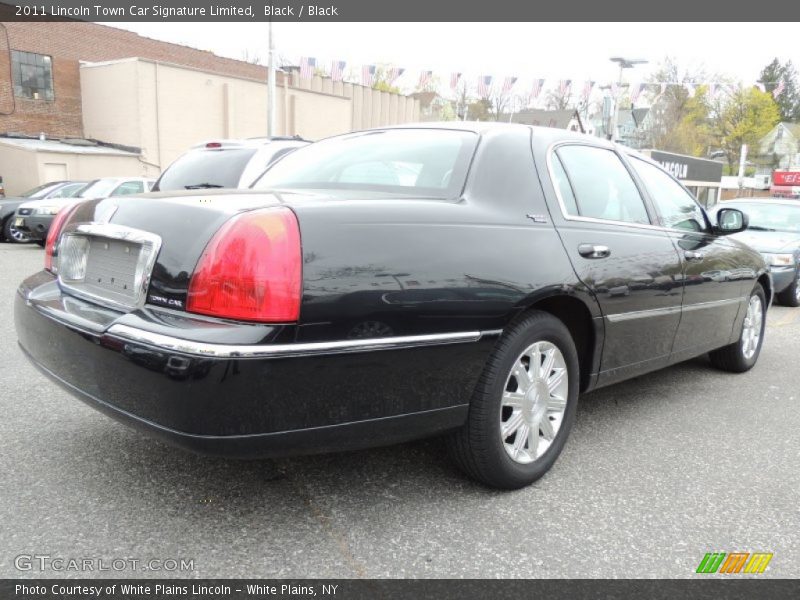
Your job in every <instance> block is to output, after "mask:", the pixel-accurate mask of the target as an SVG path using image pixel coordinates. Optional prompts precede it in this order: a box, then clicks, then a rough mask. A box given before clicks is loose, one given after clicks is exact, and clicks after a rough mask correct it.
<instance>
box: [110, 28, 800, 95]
mask: <svg viewBox="0 0 800 600" xmlns="http://www.w3.org/2000/svg"><path fill="white" fill-rule="evenodd" d="M107 24H109V25H111V23H107ZM113 25H114V26H118V27H123V28H125V29H129V30H131V31H135V32H136V33H139V34H140V35H144V36H147V37H150V38H155V39H159V40H165V41H171V42H175V43H180V44H184V45H188V46H192V47H195V48H200V49H203V50H210V51H212V52H214V53H215V54H218V55H221V56H227V57H230V58H236V59H243V58H244V57H245V56H246V55H248V56H251V57H252V56H258V57H259V58H261V61H262V64H263V63H265V62H266V56H267V24H266V23H117V24H113ZM273 35H274V39H275V49H276V54H277V55H280V56H282V57H284V58H285V59H286V60H288V61H290V62H293V63H294V64H297V63H298V62H299V59H300V57H301V56H313V57H316V58H317V59H318V61H321V64H323V65H324V66H325V67H326V68H329V66H330V61H331V60H333V59H339V60H346V61H347V62H348V68H355V69H358V70H360V67H361V65H363V64H372V63H389V64H392V65H395V66H398V67H404V68H405V69H406V70H407V73H406V74H405V75H404V77H403V78H402V79H400V80H398V82H397V83H398V85H399V86H400V87H401V88H413V87H414V86H415V85H416V83H417V80H418V77H419V72H420V71H421V70H432V71H434V73H437V74H439V76H440V77H441V79H442V80H443V81H444V82H445V83H444V85H447V83H446V80H447V79H448V78H449V75H450V73H451V72H453V71H459V72H463V73H464V76H465V77H466V78H471V77H477V76H478V75H482V74H486V75H493V76H494V77H495V78H496V80H499V79H502V78H504V77H506V76H516V77H519V79H520V83H523V82H524V81H530V80H531V79H533V78H534V77H544V78H546V79H548V80H550V81H551V83H552V81H553V80H558V79H572V80H573V82H576V83H580V82H582V81H585V80H587V79H591V80H594V81H598V82H608V81H612V80H616V79H617V77H618V76H619V71H618V68H617V67H616V66H615V65H614V64H613V63H612V62H611V61H610V60H609V58H610V57H612V56H623V57H625V58H636V59H645V60H648V61H650V62H649V64H647V65H642V66H637V67H636V68H635V69H633V70H629V71H627V72H626V74H625V78H626V81H629V82H638V81H643V80H645V79H646V78H647V76H648V75H650V74H651V72H652V71H653V70H654V69H655V67H656V65H657V64H658V62H659V61H661V60H663V58H664V57H665V56H670V57H673V58H674V59H675V60H676V61H677V62H678V64H679V65H680V66H681V67H682V68H689V69H692V70H695V69H697V68H704V69H705V70H706V71H707V72H709V73H714V74H720V75H723V76H726V77H730V78H732V79H733V80H734V81H740V82H742V83H746V84H752V83H753V82H755V81H756V79H758V76H759V73H760V71H761V69H762V68H763V67H764V66H765V65H766V64H767V63H769V62H770V61H771V60H772V59H773V58H775V57H778V58H779V59H780V60H781V61H786V60H791V61H792V62H793V63H794V64H795V65H800V44H798V43H797V25H796V24H794V23H274V24H273ZM318 64H319V63H318ZM573 85H574V84H573Z"/></svg>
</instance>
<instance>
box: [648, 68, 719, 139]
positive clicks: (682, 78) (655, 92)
mask: <svg viewBox="0 0 800 600" xmlns="http://www.w3.org/2000/svg"><path fill="white" fill-rule="evenodd" d="M699 81H708V78H707V76H706V73H705V71H704V69H702V67H700V68H695V69H692V70H688V69H681V68H680V66H679V65H678V63H677V62H675V61H674V60H673V59H672V58H670V57H666V58H664V60H663V61H662V62H661V64H660V65H659V67H658V69H657V70H656V72H655V73H653V75H652V76H651V77H650V79H649V83H650V84H651V86H650V89H649V90H648V91H647V95H648V96H650V98H649V100H650V105H651V106H650V114H649V115H648V121H649V127H648V129H647V130H646V131H645V132H644V140H643V143H644V146H645V147H650V148H658V149H659V150H666V151H667V152H678V153H680V154H696V153H697V150H698V148H697V138H696V136H695V135H694V133H692V132H691V131H690V130H691V126H692V123H698V122H701V121H702V118H700V116H699V115H697V114H696V113H697V111H700V110H701V109H702V108H703V106H705V104H704V103H703V102H701V101H700V100H698V101H695V102H690V100H692V97H691V95H690V94H689V90H688V89H687V87H686V86H687V84H691V85H694V84H695V82H699ZM661 83H666V84H667V85H666V86H665V88H664V91H663V92H662V91H661V86H660V85H659V84H661ZM676 84H677V85H676ZM698 91H700V90H698ZM700 92H701V94H702V91H700ZM695 97H697V94H695ZM701 99H702V97H701ZM700 153H701V154H702V153H703V152H702V151H701V152H700Z"/></svg>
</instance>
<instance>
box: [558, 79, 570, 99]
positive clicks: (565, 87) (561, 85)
mask: <svg viewBox="0 0 800 600" xmlns="http://www.w3.org/2000/svg"><path fill="white" fill-rule="evenodd" d="M571 86H572V80H571V79H562V80H561V81H559V82H558V93H559V94H561V95H562V96H566V95H567V94H568V93H569V88H570V87H571Z"/></svg>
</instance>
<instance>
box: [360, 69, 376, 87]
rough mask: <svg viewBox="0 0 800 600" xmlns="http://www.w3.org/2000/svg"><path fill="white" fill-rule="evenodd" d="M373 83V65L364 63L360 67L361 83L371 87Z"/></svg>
mask: <svg viewBox="0 0 800 600" xmlns="http://www.w3.org/2000/svg"><path fill="white" fill-rule="evenodd" d="M374 83H375V65H364V66H363V68H362V69H361V84H362V85H365V86H367V87H372V85H373V84H374Z"/></svg>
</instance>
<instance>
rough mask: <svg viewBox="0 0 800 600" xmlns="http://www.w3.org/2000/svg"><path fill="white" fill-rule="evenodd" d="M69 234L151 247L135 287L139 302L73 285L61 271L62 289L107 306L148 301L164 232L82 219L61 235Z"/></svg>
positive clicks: (128, 307) (122, 307)
mask: <svg viewBox="0 0 800 600" xmlns="http://www.w3.org/2000/svg"><path fill="white" fill-rule="evenodd" d="M68 235H83V236H93V237H100V238H109V239H113V240H121V241H126V242H132V243H135V244H140V245H142V247H143V248H144V247H149V248H150V254H149V256H148V257H147V261H146V262H145V264H144V265H143V267H142V268H143V270H144V276H143V277H142V282H141V285H140V287H139V289H138V290H137V291H136V292H137V293H136V302H135V303H133V304H131V303H124V302H117V301H116V300H112V299H110V298H107V297H105V296H101V295H98V294H93V293H91V292H87V291H85V290H82V289H80V288H77V287H75V286H73V285H70V284H69V283H66V282H65V281H64V280H63V279H62V278H61V274H60V273H59V274H58V285H59V287H61V289H62V290H64V291H66V292H69V293H70V294H72V295H73V296H77V297H79V298H83V299H84V300H89V301H91V302H95V303H97V304H100V305H102V306H108V307H110V308H115V309H118V310H124V311H128V310H131V309H136V308H142V307H143V306H144V305H145V303H146V301H147V290H148V289H149V288H150V279H151V277H152V274H153V267H154V266H155V263H156V258H157V257H158V253H159V251H160V250H161V236H159V235H156V234H155V233H150V232H149V231H143V230H141V229H134V228H132V227H125V226H124V225H113V224H111V223H81V224H79V225H77V226H76V227H74V228H70V229H68V230H66V231H64V232H63V233H62V234H61V238H63V237H65V236H68ZM61 238H59V242H58V243H59V246H60V245H61ZM58 271H60V269H58Z"/></svg>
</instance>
